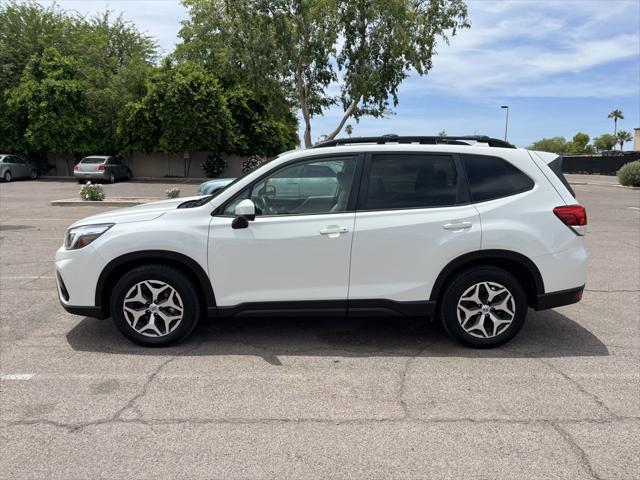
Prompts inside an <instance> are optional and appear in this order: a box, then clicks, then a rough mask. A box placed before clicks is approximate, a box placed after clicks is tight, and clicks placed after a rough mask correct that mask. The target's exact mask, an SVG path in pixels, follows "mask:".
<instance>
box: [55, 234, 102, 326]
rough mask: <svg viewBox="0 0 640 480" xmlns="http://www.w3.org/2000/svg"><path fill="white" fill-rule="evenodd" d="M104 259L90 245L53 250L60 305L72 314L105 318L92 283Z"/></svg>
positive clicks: (95, 283)
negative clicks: (73, 248) (77, 248)
mask: <svg viewBox="0 0 640 480" xmlns="http://www.w3.org/2000/svg"><path fill="white" fill-rule="evenodd" d="M104 265H105V261H104V259H103V258H102V256H100V255H99V254H98V252H96V251H95V249H94V248H93V245H88V246H86V247H84V248H82V249H79V250H65V248H64V247H61V248H60V249H59V250H58V251H57V252H56V261H55V269H56V275H55V276H56V284H57V287H58V299H59V300H60V303H61V304H62V307H63V308H64V309H65V310H66V311H67V312H69V313H73V314H74V315H85V316H89V317H96V318H105V315H104V313H103V312H102V310H103V308H102V307H100V306H96V285H97V283H98V278H99V276H100V272H101V271H102V269H103V268H104Z"/></svg>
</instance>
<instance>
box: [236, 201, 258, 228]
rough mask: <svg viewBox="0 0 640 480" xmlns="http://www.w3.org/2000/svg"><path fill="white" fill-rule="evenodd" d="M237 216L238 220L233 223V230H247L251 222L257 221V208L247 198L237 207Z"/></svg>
mask: <svg viewBox="0 0 640 480" xmlns="http://www.w3.org/2000/svg"><path fill="white" fill-rule="evenodd" d="M235 214H236V218H234V219H233V222H231V228H236V229H237V228H247V227H248V226H249V221H250V220H255V219H256V206H255V204H254V203H253V201H251V200H249V199H248V198H247V199H245V200H242V201H241V202H240V203H239V204H238V205H236V209H235Z"/></svg>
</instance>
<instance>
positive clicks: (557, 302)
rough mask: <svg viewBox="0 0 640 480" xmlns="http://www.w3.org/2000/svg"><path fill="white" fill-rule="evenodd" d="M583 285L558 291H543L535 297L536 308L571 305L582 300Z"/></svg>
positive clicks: (543, 308)
mask: <svg viewBox="0 0 640 480" xmlns="http://www.w3.org/2000/svg"><path fill="white" fill-rule="evenodd" d="M583 291H584V285H582V286H581V287H577V288H570V289H568V290H560V291H558V292H551V293H543V294H540V295H538V297H537V299H536V305H535V309H536V310H546V309H549V308H555V307H561V306H563V305H571V304H572V303H577V302H579V301H580V300H582V292H583Z"/></svg>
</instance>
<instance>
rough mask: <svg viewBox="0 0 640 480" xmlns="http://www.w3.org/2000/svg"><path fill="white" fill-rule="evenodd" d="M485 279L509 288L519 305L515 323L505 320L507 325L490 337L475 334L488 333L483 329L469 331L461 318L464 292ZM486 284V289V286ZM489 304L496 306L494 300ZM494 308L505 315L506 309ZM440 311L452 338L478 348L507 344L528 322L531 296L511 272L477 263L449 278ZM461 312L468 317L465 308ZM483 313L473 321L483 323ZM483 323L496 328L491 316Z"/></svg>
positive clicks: (485, 325) (517, 305)
mask: <svg viewBox="0 0 640 480" xmlns="http://www.w3.org/2000/svg"><path fill="white" fill-rule="evenodd" d="M482 282H491V283H492V284H499V285H501V286H503V287H504V288H506V290H507V291H508V293H510V294H511V296H512V297H513V306H514V307H515V314H514V315H513V319H512V320H511V323H510V324H505V325H506V327H502V328H503V329H498V331H497V332H496V333H497V334H496V335H495V336H490V337H489V338H479V337H478V336H474V335H480V336H484V334H483V333H482V331H481V330H472V331H473V332H475V333H473V334H472V333H469V332H468V331H467V330H465V329H464V328H463V327H462V325H461V323H460V321H459V320H458V302H459V301H460V299H461V298H462V296H463V294H464V293H465V292H466V291H467V290H468V289H470V288H471V287H473V286H474V285H476V284H479V283H482ZM482 288H483V290H485V287H482ZM485 291H486V290H485ZM505 296H506V295H505ZM487 298H488V297H487ZM495 298H496V299H497V300H496V301H499V300H500V299H501V298H504V297H502V296H496V297H495ZM471 303H473V302H471ZM483 304H485V302H483V303H482V304H477V305H483ZM486 304H487V308H492V307H491V306H490V305H491V304H493V303H492V302H486ZM462 305H463V306H464V305H465V304H464V303H463V304H462ZM477 305H475V306H474V305H471V307H474V308H478V306H477ZM492 312H493V314H495V315H504V313H503V312H502V311H498V312H494V311H493V310H492ZM439 313H440V320H441V322H442V325H443V327H444V329H445V330H446V331H447V333H448V334H449V335H450V336H451V337H452V338H454V339H456V340H458V341H459V342H461V343H463V344H465V345H469V346H471V347H475V348H493V347H498V346H500V345H503V344H504V343H506V342H508V341H509V340H511V339H512V338H513V337H514V336H515V335H516V334H517V333H518V331H520V329H521V328H522V326H523V325H524V321H525V318H526V316H527V296H526V293H525V291H524V289H523V288H522V285H521V284H520V282H519V281H518V280H517V279H516V278H515V277H514V276H513V275H511V274H510V273H508V272H506V271H504V270H501V269H499V268H495V267H477V268H473V269H469V270H466V271H464V272H462V273H460V274H459V275H457V276H456V277H455V278H454V279H453V280H452V281H451V282H449V284H448V285H447V287H446V289H445V291H444V294H443V296H442V299H441V302H440V312H439ZM460 314H461V315H462V316H463V321H464V314H463V313H462V311H461V313H460ZM480 315H481V314H478V316H470V317H468V318H469V319H470V320H471V321H472V323H471V325H474V324H478V323H479V318H482V317H480ZM507 317H508V315H507ZM484 318H487V317H484ZM483 326H484V327H485V328H484V330H485V331H486V329H487V328H489V329H493V327H494V323H493V321H492V320H490V319H487V320H485V322H483ZM493 333H494V332H493V331H491V334H492V335H493Z"/></svg>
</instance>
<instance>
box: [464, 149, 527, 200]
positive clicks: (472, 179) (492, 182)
mask: <svg viewBox="0 0 640 480" xmlns="http://www.w3.org/2000/svg"><path fill="white" fill-rule="evenodd" d="M460 157H461V158H462V162H463V163H464V166H465V170H466V171H467V178H468V180H469V190H470V192H471V200H472V201H473V202H474V203H477V202H485V201H487V200H493V199H495V198H502V197H508V196H511V195H516V194H518V193H522V192H526V191H527V190H531V189H532V188H533V185H534V183H533V180H531V178H529V177H528V176H527V175H526V174H524V173H523V172H521V171H520V170H518V169H517V168H516V167H515V166H513V165H512V164H511V163H509V162H507V161H506V160H504V159H502V158H499V157H490V156H485V155H461V156H460Z"/></svg>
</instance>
